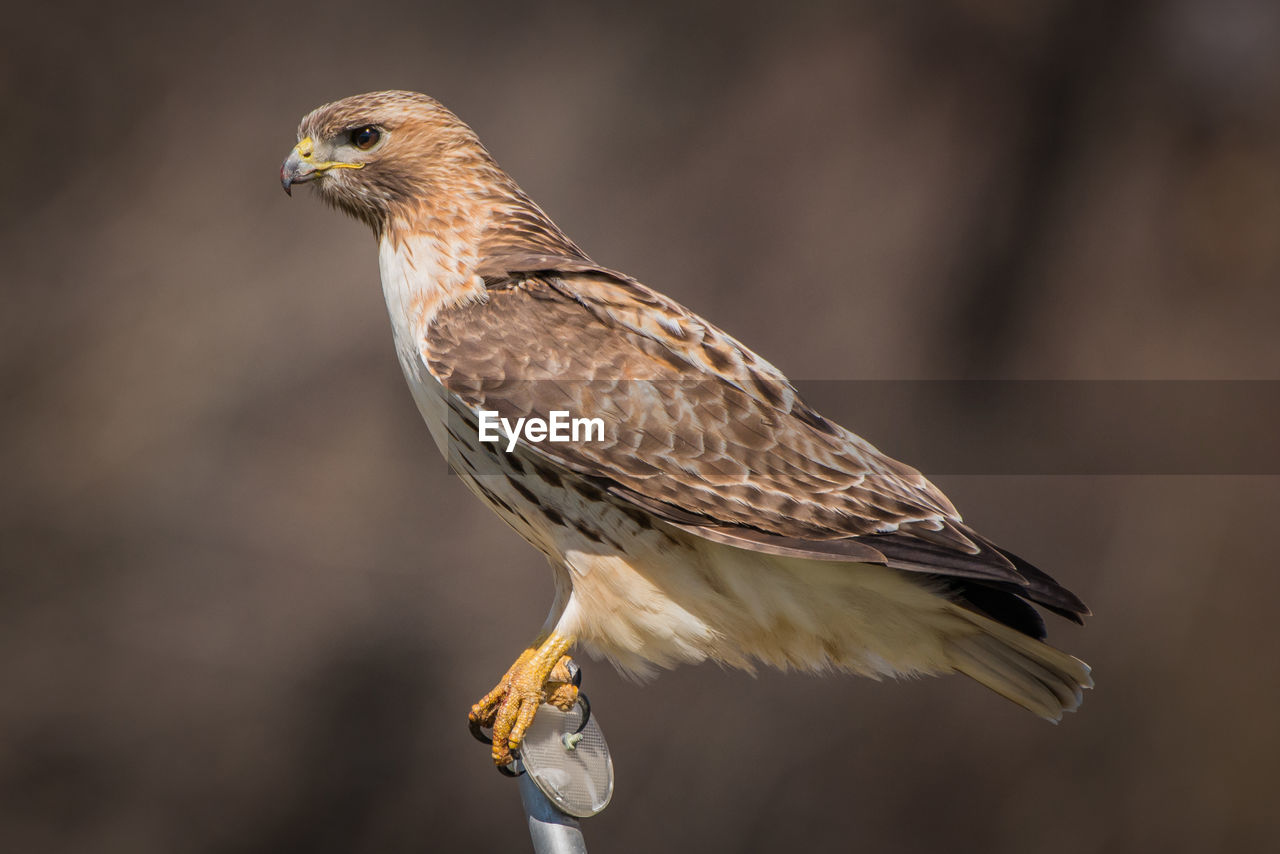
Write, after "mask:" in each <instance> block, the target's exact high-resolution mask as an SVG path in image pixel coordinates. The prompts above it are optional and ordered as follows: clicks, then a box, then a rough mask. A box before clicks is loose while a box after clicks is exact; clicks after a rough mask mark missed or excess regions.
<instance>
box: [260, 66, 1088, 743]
mask: <svg viewBox="0 0 1280 854" xmlns="http://www.w3.org/2000/svg"><path fill="white" fill-rule="evenodd" d="M280 176H281V182H282V184H283V185H284V188H285V190H286V191H288V190H289V189H290V188H291V187H292V186H294V185H297V184H302V183H304V182H305V183H310V184H311V185H312V186H313V187H315V188H316V190H317V191H318V193H319V195H320V197H321V198H322V199H323V200H324V201H325V202H327V203H328V204H330V205H332V206H334V207H336V208H339V209H341V210H342V211H345V212H346V213H348V214H350V215H351V216H353V217H355V218H356V219H358V220H360V221H361V222H363V223H365V224H366V225H368V226H370V227H371V228H372V229H373V233H374V236H375V237H376V239H377V242H378V260H379V267H380V271H381V277H382V288H383V293H384V295H385V297H386V301H387V309H388V312H389V313H390V316H391V325H392V328H393V331H394V338H395V346H396V350H397V354H398V356H399V359H400V364H401V366H402V367H403V369H404V374H405V377H406V379H407V380H408V383H409V387H410V389H411V390H412V392H413V396H414V399H415V401H416V402H417V405H418V408H419V410H420V411H421V413H422V415H423V417H424V419H425V420H426V422H427V425H428V427H429V429H430V432H431V435H432V437H433V438H434V440H435V442H436V444H437V445H438V446H439V448H440V450H441V452H442V453H444V454H445V456H446V457H447V458H448V460H449V463H450V465H451V466H452V467H453V469H454V470H455V471H456V472H457V474H458V475H459V476H461V478H462V481H463V482H464V483H465V484H466V485H467V487H468V488H469V489H470V490H471V491H472V492H473V493H475V495H477V496H478V497H479V498H480V499H481V500H482V501H483V502H485V504H487V505H488V506H489V507H490V508H491V509H492V510H493V511H494V512H496V513H497V514H498V515H499V516H500V517H502V519H503V521H505V522H506V523H507V524H508V525H510V526H511V527H512V528H514V529H515V530H516V531H517V532H519V533H520V535H521V536H523V537H524V538H525V539H526V540H527V541H528V542H529V543H530V544H532V545H533V546H534V547H535V548H537V549H538V550H539V551H541V552H542V553H543V554H544V555H545V556H546V557H547V559H548V560H549V561H550V563H551V567H552V569H553V572H554V576H555V591H556V592H555V600H554V603H553V605H552V608H551V613H550V614H549V615H548V617H547V619H546V622H545V624H544V625H543V628H542V630H541V632H540V633H539V634H538V636H537V637H536V639H535V640H534V641H533V642H532V643H531V644H530V645H529V647H528V648H527V649H526V650H525V651H524V652H523V653H521V654H520V656H519V657H518V658H517V659H516V661H515V663H514V664H513V665H512V666H511V668H510V669H509V670H508V671H507V672H506V674H505V675H504V676H503V677H502V679H501V680H499V682H498V684H497V686H496V687H495V688H494V689H493V690H492V691H490V692H489V693H488V694H486V695H485V696H484V697H483V698H482V699H481V700H480V701H479V702H478V703H476V704H475V705H474V706H473V707H472V709H471V713H470V716H469V719H470V723H471V725H472V728H473V730H474V729H477V728H486V729H491V731H492V741H493V749H492V755H493V760H494V762H495V763H497V764H498V765H499V766H500V767H502V766H505V765H507V764H508V763H510V762H511V761H512V751H514V750H517V749H518V748H519V746H520V743H521V740H522V738H523V735H524V733H525V731H526V729H527V728H528V726H529V724H530V723H531V721H532V720H533V717H534V713H535V712H536V710H537V709H538V707H539V706H540V705H541V704H542V703H543V702H551V703H553V704H555V705H557V706H559V707H561V708H565V709H566V710H567V709H568V708H569V707H570V706H571V705H572V704H573V703H574V702H575V701H576V698H577V693H576V692H577V688H576V686H575V685H574V684H573V681H572V680H571V679H570V677H569V674H570V673H571V671H572V668H571V667H570V659H569V657H568V653H569V650H570V648H571V647H572V646H573V645H574V644H579V645H581V646H582V647H583V648H585V649H586V650H587V651H589V652H592V653H594V654H597V655H603V656H604V657H606V658H608V659H610V660H611V661H612V662H614V664H615V665H617V666H618V667H619V668H620V669H621V670H623V671H625V672H628V673H632V674H638V675H647V674H649V673H650V672H651V671H653V670H654V669H655V668H657V667H670V666H673V665H675V664H678V663H680V662H698V661H704V660H707V659H711V660H715V661H718V662H721V663H724V664H727V665H731V666H736V667H741V668H745V669H748V670H749V669H752V668H753V667H755V666H756V665H760V664H764V665H770V666H775V667H780V668H796V669H800V670H806V671H830V670H836V671H844V672H850V673H855V674H861V675H866V676H872V677H877V678H878V677H882V676H889V675H905V674H942V673H949V672H959V673H963V674H965V675H966V676H969V677H971V678H973V679H975V680H977V681H978V682H980V683H982V684H983V685H985V686H987V687H988V688H990V689H992V690H994V691H996V692H998V693H1000V694H1002V695H1004V696H1005V697H1007V698H1008V699H1010V700H1012V701H1013V702H1015V703H1017V704H1019V705H1021V706H1023V707H1025V708H1027V709H1029V710H1030V711H1032V712H1033V713H1035V714H1037V715H1039V716H1041V717H1043V718H1046V719H1049V720H1055V721H1056V720H1058V719H1059V718H1060V717H1061V715H1062V713H1063V712H1064V711H1072V710H1074V709H1075V708H1076V707H1077V706H1078V705H1079V704H1080V702H1081V699H1082V691H1083V689H1084V688H1088V687H1092V684H1093V683H1092V679H1091V677H1090V673H1089V667H1088V665H1086V664H1085V663H1084V662H1082V661H1080V660H1079V659H1077V658H1074V657H1072V656H1070V655H1067V654H1066V653H1064V652H1061V651H1059V650H1057V649H1055V648H1053V647H1050V646H1048V645H1047V644H1045V643H1044V642H1043V639H1044V637H1045V625H1044V621H1043V619H1042V618H1041V616H1040V614H1039V613H1038V612H1037V610H1036V608H1035V607H1033V605H1038V606H1041V607H1042V608H1044V609H1046V610H1048V611H1051V612H1053V613H1056V614H1058V615H1061V616H1063V617H1066V618H1067V619H1070V620H1073V621H1075V622H1083V620H1082V618H1083V617H1084V616H1086V615H1088V614H1089V610H1088V609H1087V608H1086V607H1085V605H1084V603H1083V602H1081V601H1080V599H1078V598H1077V597H1076V596H1075V595H1074V594H1072V593H1071V592H1069V591H1068V590H1066V589H1065V588H1064V587H1062V586H1061V585H1059V584H1058V583H1057V582H1056V581H1054V580H1053V579H1052V578H1050V577H1049V576H1048V575H1046V574H1045V573H1044V572H1042V571H1040V570H1039V569H1036V568H1035V567H1034V566H1032V565H1031V564H1030V563H1028V562H1026V561H1025V560H1023V559H1022V558H1020V557H1018V556H1016V555H1014V554H1012V553H1010V552H1008V551H1006V550H1005V549H1002V548H1000V547H999V546H997V545H996V544H995V543H993V542H991V541H990V540H988V539H987V538H985V537H983V536H982V535H981V534H979V533H977V532H976V531H974V530H973V529H972V528H970V527H969V526H968V525H966V524H965V523H964V522H963V521H962V520H961V518H960V515H959V513H957V512H956V509H955V507H954V506H952V504H951V502H950V501H949V500H948V499H947V498H946V496H945V495H943V494H942V492H941V491H939V490H938V489H937V487H935V486H934V485H933V484H931V483H930V482H929V481H928V480H927V479H925V477H924V476H923V475H921V474H920V473H919V472H918V471H916V470H915V469H913V468H911V467H910V466H907V465H905V464H903V463H900V462H898V461H896V460H894V459H891V458H890V457H888V456H886V455H884V454H882V453H880V452H879V451H878V450H876V448H874V447H872V446H871V445H870V444H868V443H867V442H866V441H864V440H863V439H861V438H860V437H858V436H856V435H854V434H853V433H852V432H850V431H848V430H846V429H844V428H843V427H841V426H839V425H838V424H834V423H832V422H831V421H829V420H827V419H826V418H824V417H823V416H822V415H820V414H818V413H817V412H815V411H814V410H813V409H811V408H810V407H809V406H807V405H806V404H805V402H804V401H803V400H802V399H801V398H800V396H799V395H798V394H797V392H796V390H795V388H794V387H793V386H792V384H791V383H790V382H789V381H788V380H787V378H786V377H785V376H783V374H782V373H781V372H780V371H779V370H778V369H777V368H775V367H774V366H773V365H771V364H769V363H768V362H767V361H765V360H764V359H762V358H761V357H760V356H757V355H756V354H755V353H753V352H752V351H751V350H749V349H748V348H747V347H746V346H745V345H743V344H741V343H739V342H738V341H737V340H735V339H734V338H732V337H730V336H729V335H728V334H726V333H725V332H723V331H721V330H720V329H719V328H717V327H716V326H714V325H712V324H711V323H709V322H708V321H706V320H704V319H702V318H701V317H699V316H698V315H696V314H694V313H693V312H691V311H689V310H688V309H686V308H684V307H683V306H681V305H680V304H678V303H677V302H675V301H674V300H672V299H669V298H668V297H665V296H663V295H662V294H660V293H658V292H656V291H654V290H651V289H650V288H647V287H645V286H644V285H642V284H640V283H639V282H637V281H635V280H634V279H632V278H630V277H628V276H626V275H625V274H623V273H620V272H617V271H615V270H612V269H609V268H608V267H605V266H602V265H600V264H598V263H596V262H595V261H593V260H592V259H591V258H589V257H588V256H587V255H586V254H585V253H584V252H583V251H582V250H581V249H579V248H578V246H577V245H576V244H574V242H573V241H572V240H570V239H569V238H568V237H567V236H565V234H564V232H562V231H561V230H560V229H559V228H558V227H557V226H556V225H555V224H554V223H553V222H552V221H551V219H550V218H549V217H548V216H547V215H546V214H545V213H544V212H543V210H542V209H541V208H540V207H539V206H538V205H537V204H535V203H534V202H533V200H531V199H530V198H529V197H528V196H527V195H526V194H525V193H524V192H523V191H522V190H521V189H520V188H519V186H517V185H516V183H515V181H513V180H512V179H511V177H510V176H508V175H507V173H506V172H504V171H503V170H502V169H501V168H500V167H499V166H498V164H497V163H496V162H495V161H494V159H493V158H492V157H491V156H490V154H489V152H488V151H486V149H485V148H484V147H483V146H482V145H481V144H480V141H479V140H478V139H477V137H476V135H475V133H474V132H473V131H472V130H471V128H470V127H468V126H467V125H466V124H464V123H463V122H462V121H461V120H459V119H458V118H457V117H456V116H455V115H454V114H453V113H451V112H449V111H448V110H447V109H445V108H444V107H443V106H441V105H440V104H439V103H438V102H437V101H435V100H433V99H431V98H429V97H427V96H425V95H421V94H417V93H414V92H402V91H388V92H372V93H369V94H365V95H357V96H354V97H350V98H346V99H344V100H341V101H336V102H334V103H331V104H326V105H324V106H322V107H319V108H318V109H316V110H315V111H313V112H312V113H310V114H309V115H307V116H306V117H305V118H304V119H303V120H302V123H301V125H300V126H299V129H298V143H297V145H296V146H295V147H294V149H293V151H292V152H291V153H290V154H289V155H288V158H287V159H286V160H285V162H284V165H283V167H282V168H281V173H280ZM795 285H796V286H797V287H805V285H804V284H803V283H795ZM810 286H811V285H810ZM557 412H559V413H560V417H562V418H563V417H566V413H568V414H571V415H572V416H573V417H574V418H575V419H576V418H579V417H581V418H598V419H600V421H601V422H602V425H603V430H602V431H601V430H592V429H590V426H591V425H590V424H587V425H586V427H587V429H584V430H583V431H581V435H578V434H575V435H573V436H572V437H571V438H572V439H574V440H576V441H564V442H553V441H540V438H545V437H546V436H545V434H546V433H547V425H548V423H550V422H552V421H554V419H555V418H556V417H557V416H556V413H557ZM521 418H523V419H526V422H525V423H528V424H530V425H532V424H534V423H535V421H539V420H540V421H541V422H543V429H542V430H541V431H540V432H538V433H535V432H534V430H533V429H532V428H530V429H524V430H523V431H522V430H521V429H520V424H521V423H522V422H519V421H518V419H521ZM485 419H490V421H489V424H492V423H493V419H507V421H506V422H505V425H504V430H503V435H502V436H501V439H500V440H498V441H495V437H494V436H493V435H492V434H491V433H489V434H486V427H487V426H489V425H488V424H486V422H485ZM511 425H515V428H514V430H513V429H512V428H511ZM561 426H564V425H563V424H562V425H561ZM562 433H563V434H564V435H562V436H561V438H566V437H567V435H568V433H567V431H562ZM499 595H501V594H500V593H499Z"/></svg>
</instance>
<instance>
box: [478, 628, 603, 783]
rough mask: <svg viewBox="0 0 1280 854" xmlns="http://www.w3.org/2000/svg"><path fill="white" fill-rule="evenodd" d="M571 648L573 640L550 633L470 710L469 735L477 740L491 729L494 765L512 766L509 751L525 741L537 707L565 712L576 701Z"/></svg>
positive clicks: (518, 660)
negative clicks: (482, 730) (570, 657)
mask: <svg viewBox="0 0 1280 854" xmlns="http://www.w3.org/2000/svg"><path fill="white" fill-rule="evenodd" d="M572 645H573V638H567V637H564V636H562V635H557V634H555V633H552V634H551V635H550V636H548V637H547V639H546V640H544V641H543V642H542V643H541V644H540V645H538V646H536V647H530V648H529V649H526V650H525V651H524V652H522V653H521V654H520V657H519V658H517V659H516V663H515V664H513V665H511V669H509V670H508V671H507V672H506V674H505V675H504V676H503V677H502V679H501V680H500V681H499V682H498V684H497V685H496V686H495V687H494V689H493V690H492V691H490V692H489V693H488V694H485V695H484V696H483V697H481V698H480V702H478V703H476V704H475V705H474V706H472V707H471V714H470V715H468V719H469V721H470V724H471V732H472V733H473V734H475V735H476V736H477V737H479V736H480V735H481V733H480V730H481V728H489V729H492V730H493V763H494V764H495V765H498V766H504V765H509V764H510V763H511V761H512V759H513V757H512V755H511V751H513V750H517V749H519V747H520V743H521V742H522V741H524V734H525V732H526V731H527V730H528V729H529V725H530V724H531V723H533V716H534V715H535V714H536V713H537V711H538V707H539V706H541V705H542V704H543V703H551V704H552V705H553V706H555V707H556V708H558V709H562V710H564V711H566V712H567V711H569V710H570V709H572V708H573V704H574V703H575V702H577V699H578V688H577V686H576V685H574V684H573V683H572V682H571V681H570V675H569V662H570V659H569V656H567V655H565V653H566V652H567V651H568V649H569V647H570V646H572Z"/></svg>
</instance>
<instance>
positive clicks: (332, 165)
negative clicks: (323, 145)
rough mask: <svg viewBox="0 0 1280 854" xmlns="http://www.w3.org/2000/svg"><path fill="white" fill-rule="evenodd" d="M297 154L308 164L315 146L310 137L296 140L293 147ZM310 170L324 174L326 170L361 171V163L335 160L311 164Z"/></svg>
mask: <svg viewBox="0 0 1280 854" xmlns="http://www.w3.org/2000/svg"><path fill="white" fill-rule="evenodd" d="M293 150H294V151H296V152H298V157H300V158H302V159H303V160H305V161H307V162H310V160H311V157H312V155H314V154H315V150H316V146H315V143H314V142H312V141H311V137H309V136H305V137H303V138H302V139H300V140H298V144H297V145H295V146H294V147H293ZM311 166H312V168H314V169H315V170H316V171H317V172H324V171H325V170H326V169H363V168H364V164H363V163H342V162H340V161H337V160H329V161H327V162H325V163H312V164H311Z"/></svg>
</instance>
